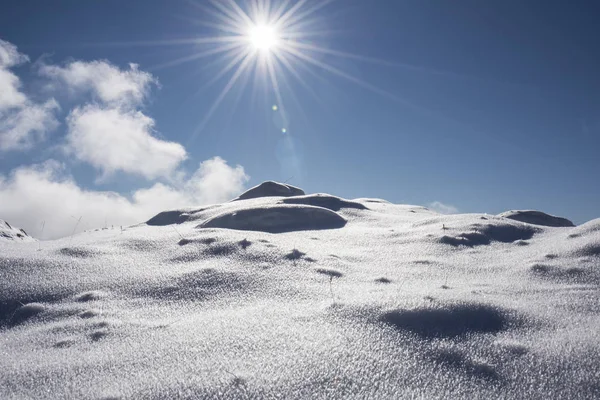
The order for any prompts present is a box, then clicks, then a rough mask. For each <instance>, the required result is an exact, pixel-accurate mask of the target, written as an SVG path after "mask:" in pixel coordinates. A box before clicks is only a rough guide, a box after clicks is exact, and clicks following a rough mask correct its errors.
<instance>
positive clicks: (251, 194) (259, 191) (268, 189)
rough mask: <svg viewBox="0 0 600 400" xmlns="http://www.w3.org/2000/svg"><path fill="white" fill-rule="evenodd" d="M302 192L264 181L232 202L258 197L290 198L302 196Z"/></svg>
mask: <svg viewBox="0 0 600 400" xmlns="http://www.w3.org/2000/svg"><path fill="white" fill-rule="evenodd" d="M304 195H305V193H304V190H302V189H300V188H297V187H295V186H291V185H286V184H284V183H278V182H273V181H266V182H263V183H261V184H260V185H258V186H254V187H253V188H251V189H248V190H247V191H245V192H244V193H242V194H241V195H239V196H238V197H236V198H235V199H233V200H232V201H237V200H248V199H256V198H258V197H277V196H282V197H290V196H304Z"/></svg>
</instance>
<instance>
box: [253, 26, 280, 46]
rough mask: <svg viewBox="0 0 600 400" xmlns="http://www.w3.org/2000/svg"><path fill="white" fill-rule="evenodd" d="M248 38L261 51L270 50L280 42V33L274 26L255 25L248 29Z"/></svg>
mask: <svg viewBox="0 0 600 400" xmlns="http://www.w3.org/2000/svg"><path fill="white" fill-rule="evenodd" d="M248 40H249V41H250V43H251V44H252V46H253V47H254V48H255V49H257V50H260V51H264V52H270V51H272V50H274V49H275V47H276V46H277V43H278V42H279V34H278V33H277V30H276V29H275V27H274V26H269V25H254V26H252V27H251V28H250V29H249V31H248Z"/></svg>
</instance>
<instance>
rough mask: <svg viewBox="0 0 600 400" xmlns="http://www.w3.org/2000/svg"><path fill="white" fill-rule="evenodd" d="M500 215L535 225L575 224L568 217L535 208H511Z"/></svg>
mask: <svg viewBox="0 0 600 400" xmlns="http://www.w3.org/2000/svg"><path fill="white" fill-rule="evenodd" d="M498 216H499V217H504V218H508V219H513V220H515V221H520V222H526V223H528V224H533V225H541V226H552V227H572V226H575V224H573V223H572V222H571V221H569V220H568V219H566V218H562V217H556V216H554V215H549V214H546V213H544V212H541V211H533V210H511V211H506V212H503V213H502V214H498Z"/></svg>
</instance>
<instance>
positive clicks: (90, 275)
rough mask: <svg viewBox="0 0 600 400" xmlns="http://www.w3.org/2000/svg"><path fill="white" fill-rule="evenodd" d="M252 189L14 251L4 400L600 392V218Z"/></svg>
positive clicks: (2, 262) (0, 302) (5, 250)
mask: <svg viewBox="0 0 600 400" xmlns="http://www.w3.org/2000/svg"><path fill="white" fill-rule="evenodd" d="M269 186H270V188H269ZM273 188H275V189H273ZM253 190H254V192H253V193H251V194H247V195H246V196H241V197H240V198H238V199H236V201H232V202H229V203H224V204H220V205H214V206H209V207H203V208H200V209H187V210H174V211H169V212H165V213H161V214H159V215H158V216H156V217H154V218H153V219H151V220H150V221H148V224H141V225H137V226H132V227H128V228H126V229H124V230H123V231H121V230H120V229H114V230H111V229H108V230H100V231H95V232H85V233H82V234H79V235H75V236H73V237H72V238H65V239H60V240H55V241H47V242H40V243H39V244H38V242H30V243H27V242H22V241H14V240H4V241H0V371H1V373H0V398H2V399H22V398H51V399H63V398H64V399H67V398H68V399H74V398H77V399H109V398H110V399H113V398H115V399H116V398H123V399H177V398H185V399H194V398H282V399H298V398H339V399H348V398H373V399H388V398H390V399H397V398H423V399H476V398H486V399H497V398H511V399H517V398H528V399H549V398H552V399H563V398H564V399H566V398H569V399H592V398H600V293H599V284H600V219H596V220H593V221H590V222H588V223H586V224H583V225H580V226H576V227H552V226H545V225H553V224H555V223H556V222H557V220H554V219H552V218H554V217H551V216H547V217H544V215H542V214H538V213H535V214H531V212H526V213H525V216H526V217H527V215H529V216H530V217H531V216H532V215H533V217H535V221H534V222H536V223H541V224H543V225H534V224H530V223H524V222H520V221H516V220H515V219H514V218H510V216H513V217H514V216H515V215H516V214H515V212H511V214H510V215H509V218H507V217H501V216H492V215H485V214H462V215H440V214H437V213H435V212H433V211H429V210H427V209H426V208H423V207H419V206H409V205H394V204H390V203H388V202H386V201H384V200H378V199H356V200H353V201H349V200H344V199H340V198H337V197H333V196H329V195H308V196H303V195H298V194H301V192H298V191H297V190H296V188H293V187H288V189H285V188H282V187H280V186H278V185H273V184H268V185H267V186H263V187H262V189H261V188H260V187H259V188H254V189H253ZM286 193H287V194H288V195H293V196H294V197H272V196H271V197H263V196H269V195H270V194H278V195H281V194H286ZM527 213H529V214H527ZM521 214H522V213H521ZM521 214H519V215H521ZM519 218H521V219H522V215H521V216H519ZM546 222H548V223H546ZM553 222H554V223H553ZM559 222H561V221H559ZM561 223H563V224H564V221H562V222H561Z"/></svg>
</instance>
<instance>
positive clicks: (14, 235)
mask: <svg viewBox="0 0 600 400" xmlns="http://www.w3.org/2000/svg"><path fill="white" fill-rule="evenodd" d="M0 240H5V241H6V240H8V241H20V242H34V241H35V239H34V238H32V237H31V236H29V235H28V234H27V232H25V231H24V230H23V229H19V228H17V227H14V226H12V225H10V224H9V223H8V222H6V221H4V220H2V219H0Z"/></svg>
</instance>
